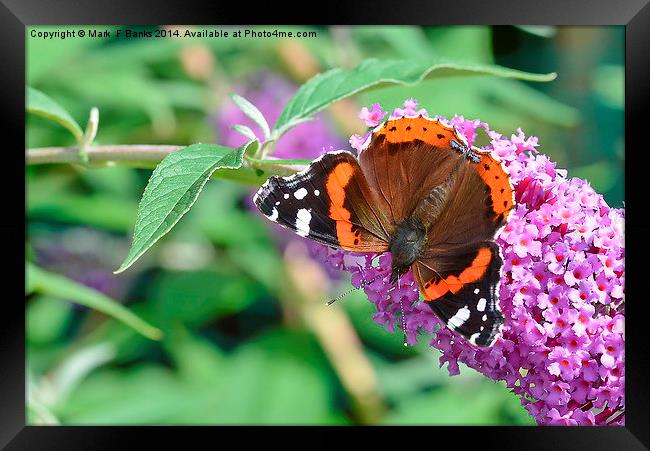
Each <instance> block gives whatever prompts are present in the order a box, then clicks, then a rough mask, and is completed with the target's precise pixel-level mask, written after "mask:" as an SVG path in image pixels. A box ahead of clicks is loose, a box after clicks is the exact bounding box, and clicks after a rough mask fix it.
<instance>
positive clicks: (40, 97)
mask: <svg viewBox="0 0 650 451" xmlns="http://www.w3.org/2000/svg"><path fill="white" fill-rule="evenodd" d="M25 110H26V111H27V112H29V113H33V114H36V115H38V116H42V117H44V118H46V119H49V120H51V121H54V122H56V123H58V124H60V125H62V126H64V127H65V128H67V129H68V130H69V131H70V133H72V135H73V136H74V137H75V139H76V140H77V141H78V142H81V139H82V137H83V131H82V130H81V127H80V126H79V124H77V122H76V121H75V120H74V119H73V118H72V116H70V113H68V112H67V111H66V110H65V109H63V107H62V106H61V105H59V104H58V103H56V102H55V101H54V100H52V99H51V98H49V97H48V96H47V95H45V94H43V93H42V92H41V91H39V90H37V89H34V88H30V87H29V86H26V87H25Z"/></svg>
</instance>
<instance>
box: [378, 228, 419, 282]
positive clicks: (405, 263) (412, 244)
mask: <svg viewBox="0 0 650 451" xmlns="http://www.w3.org/2000/svg"><path fill="white" fill-rule="evenodd" d="M426 243H427V231H426V228H425V227H424V225H423V224H422V222H420V220H419V219H417V218H414V217H411V218H407V219H405V220H404V221H402V222H401V223H400V224H398V226H397V228H396V230H395V234H394V236H393V237H392V238H391V240H390V245H389V248H388V249H389V250H390V253H391V255H392V256H393V263H392V272H391V276H390V281H391V282H393V283H394V282H395V281H397V278H398V277H399V276H401V275H402V274H404V273H405V272H407V271H408V270H409V269H410V267H411V265H412V264H413V262H415V261H416V260H417V259H418V258H420V257H421V256H422V255H423V253H424V250H425V248H426Z"/></svg>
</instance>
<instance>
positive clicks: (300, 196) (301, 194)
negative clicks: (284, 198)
mask: <svg viewBox="0 0 650 451" xmlns="http://www.w3.org/2000/svg"><path fill="white" fill-rule="evenodd" d="M306 195H307V190H306V189H305V188H304V187H303V188H300V189H299V190H298V191H296V192H295V193H293V196H294V197H295V198H296V199H298V200H302V199H304V198H305V196H306Z"/></svg>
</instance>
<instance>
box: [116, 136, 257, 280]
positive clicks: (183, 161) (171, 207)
mask: <svg viewBox="0 0 650 451" xmlns="http://www.w3.org/2000/svg"><path fill="white" fill-rule="evenodd" d="M244 148H245V146H243V147H240V148H239V149H232V148H229V147H223V146H218V145H215V144H192V145H191V146H188V147H185V148H183V149H181V150H178V151H176V152H173V153H171V154H169V155H168V156H167V157H165V159H163V160H162V161H161V162H160V164H159V165H158V166H157V167H156V169H155V170H154V171H153V174H151V178H150V179H149V182H148V183H147V187H146V188H145V190H144V194H143V195H142V200H141V201H140V205H139V206H138V214H137V220H136V223H135V230H134V232H133V242H132V244H131V250H130V251H129V255H127V257H126V259H125V260H124V262H123V263H122V266H120V268H119V269H118V270H117V271H115V273H116V274H117V273H120V272H122V271H124V270H125V269H127V268H128V267H129V266H131V265H132V264H133V263H134V262H135V261H136V260H137V259H138V258H140V257H141V256H142V254H144V253H145V252H146V251H147V250H148V249H149V248H150V247H151V246H153V244H154V243H155V242H156V241H158V240H159V239H160V238H161V237H162V236H163V235H165V234H166V233H167V232H169V231H170V230H171V229H172V227H174V226H175V225H176V223H177V222H178V221H179V220H180V219H181V218H182V217H183V215H184V214H185V213H187V212H188V211H189V209H190V208H191V207H192V205H194V202H195V201H196V199H197V198H198V196H199V194H200V193H201V190H202V189H203V187H204V186H205V183H206V182H207V181H208V179H209V178H210V176H211V175H212V173H213V172H214V171H216V170H217V169H220V168H229V169H236V168H239V167H240V166H241V163H242V156H243V153H244Z"/></svg>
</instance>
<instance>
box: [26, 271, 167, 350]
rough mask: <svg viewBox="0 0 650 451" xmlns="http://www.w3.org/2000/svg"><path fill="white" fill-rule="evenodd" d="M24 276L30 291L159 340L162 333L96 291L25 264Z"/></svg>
mask: <svg viewBox="0 0 650 451" xmlns="http://www.w3.org/2000/svg"><path fill="white" fill-rule="evenodd" d="M26 273H27V280H28V281H29V286H30V287H31V288H32V289H33V290H34V291H37V292H40V293H42V294H44V295H48V296H52V297H55V298H57V299H64V300H70V301H72V302H76V303H77V304H81V305H85V306H86V307H89V308H92V309H94V310H97V311H99V312H102V313H105V314H106V315H108V316H110V317H112V318H115V319H116V320H118V321H121V322H123V323H124V324H126V325H127V326H129V327H131V328H132V329H134V330H135V331H137V332H139V333H140V334H142V335H144V336H145V337H147V338H150V339H152V340H160V339H161V338H162V332H161V331H160V330H159V329H157V328H155V327H153V326H152V325H151V324H149V323H147V322H146V321H144V320H143V319H141V318H140V317H138V316H136V315H135V314H134V313H133V312H131V311H130V310H129V309H127V308H126V307H124V306H123V305H121V304H120V303H119V302H117V301H116V300H114V299H112V298H110V297H108V296H106V295H105V294H103V293H100V292H99V291H96V290H93V289H92V288H89V287H87V286H85V285H81V284H80V283H77V282H75V281H73V280H70V279H68V278H66V277H63V276H60V275H58V274H54V273H51V272H48V271H45V270H44V269H41V268H39V267H37V266H35V265H33V264H32V263H29V262H28V263H26Z"/></svg>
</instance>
